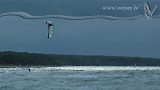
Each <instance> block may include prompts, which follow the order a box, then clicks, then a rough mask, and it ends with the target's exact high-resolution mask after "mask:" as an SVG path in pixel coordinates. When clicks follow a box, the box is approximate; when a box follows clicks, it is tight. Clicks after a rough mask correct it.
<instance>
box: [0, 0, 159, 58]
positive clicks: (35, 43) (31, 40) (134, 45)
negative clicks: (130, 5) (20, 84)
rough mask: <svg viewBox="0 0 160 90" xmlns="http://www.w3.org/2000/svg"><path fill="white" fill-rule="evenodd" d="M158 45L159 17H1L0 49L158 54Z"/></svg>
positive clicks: (60, 52)
mask: <svg viewBox="0 0 160 90" xmlns="http://www.w3.org/2000/svg"><path fill="white" fill-rule="evenodd" d="M2 1H3V2H5V1H4V0H2ZM2 1H1V2H2ZM6 1H7V0H6ZM17 1H18V0H17ZM88 1H90V0H88ZM68 5H69V2H68ZM13 6H14V5H13ZM1 10H2V8H1ZM5 10H9V9H5ZM13 10H14V9H13ZM66 12H67V11H66ZM86 12H88V15H89V14H91V13H90V11H86ZM35 13H36V12H35ZM37 13H38V11H37ZM67 13H68V12H67ZM69 13H70V14H72V13H71V12H69ZM77 15H79V14H77ZM47 20H51V21H53V22H54V24H55V33H54V36H53V39H50V40H48V39H47V25H46V24H45V22H46V21H47ZM159 47H160V20H159V19H153V20H148V19H147V18H139V19H136V20H107V19H92V20H74V21H73V20H63V19H54V18H53V19H40V20H29V19H22V18H20V17H15V16H6V17H1V18H0V51H18V52H33V53H50V54H76V55H109V56H139V57H155V58H160V54H159V53H160V48H159Z"/></svg>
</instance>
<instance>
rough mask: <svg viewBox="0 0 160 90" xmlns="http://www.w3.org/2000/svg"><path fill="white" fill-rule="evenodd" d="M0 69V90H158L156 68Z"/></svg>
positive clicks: (158, 70) (159, 70) (159, 75)
mask: <svg viewBox="0 0 160 90" xmlns="http://www.w3.org/2000/svg"><path fill="white" fill-rule="evenodd" d="M30 69H31V72H29V71H28V68H25V67H17V68H0V90H160V87H159V86H160V67H127V66H125V67H118V66H116V67H113V66H74V67H72V66H65V67H31V68H30Z"/></svg>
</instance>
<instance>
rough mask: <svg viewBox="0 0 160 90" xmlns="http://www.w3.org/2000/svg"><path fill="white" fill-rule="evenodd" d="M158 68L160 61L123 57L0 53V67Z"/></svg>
mask: <svg viewBox="0 0 160 90" xmlns="http://www.w3.org/2000/svg"><path fill="white" fill-rule="evenodd" d="M135 64H136V65H137V66H160V59H156V58H144V57H125V56H99V55H97V56H96V55H95V56H92V55H91V56H89V55H88V56H86V55H56V54H37V53H28V52H12V51H5V52H0V65H2V66H3V65H16V66H18V65H21V66H31V65H40V66H134V65H135Z"/></svg>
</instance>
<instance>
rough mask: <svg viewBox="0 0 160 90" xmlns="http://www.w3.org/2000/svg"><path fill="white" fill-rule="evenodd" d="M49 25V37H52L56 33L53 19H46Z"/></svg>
mask: <svg viewBox="0 0 160 90" xmlns="http://www.w3.org/2000/svg"><path fill="white" fill-rule="evenodd" d="M46 24H47V25H48V39H51V38H52V36H53V33H54V24H53V22H52V21H46Z"/></svg>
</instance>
